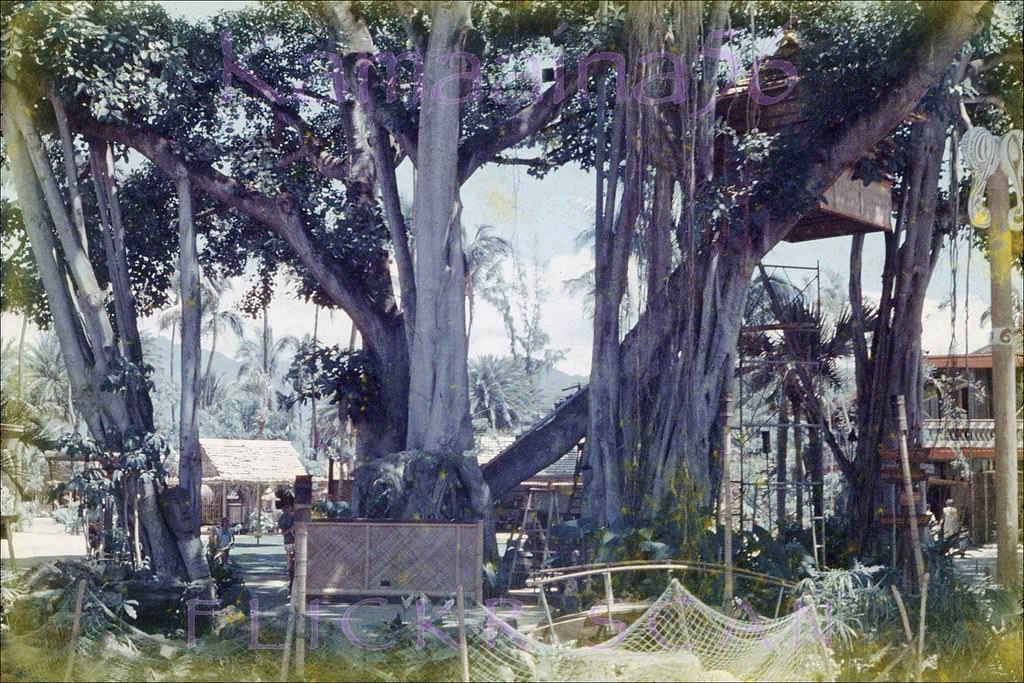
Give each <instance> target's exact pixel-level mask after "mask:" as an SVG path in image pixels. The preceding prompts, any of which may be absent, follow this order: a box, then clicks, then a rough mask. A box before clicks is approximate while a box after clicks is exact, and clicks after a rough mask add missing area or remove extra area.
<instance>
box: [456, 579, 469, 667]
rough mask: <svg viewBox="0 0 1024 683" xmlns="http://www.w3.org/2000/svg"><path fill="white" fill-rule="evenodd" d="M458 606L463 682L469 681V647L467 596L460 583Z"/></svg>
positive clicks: (457, 596)
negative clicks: (467, 640)
mask: <svg viewBox="0 0 1024 683" xmlns="http://www.w3.org/2000/svg"><path fill="white" fill-rule="evenodd" d="M455 600H456V606H457V608H458V610H459V662H460V664H461V665H462V683H469V648H468V647H467V646H466V597H465V594H464V591H463V589H462V585H461V584H460V585H459V590H458V592H457V593H456V594H455Z"/></svg>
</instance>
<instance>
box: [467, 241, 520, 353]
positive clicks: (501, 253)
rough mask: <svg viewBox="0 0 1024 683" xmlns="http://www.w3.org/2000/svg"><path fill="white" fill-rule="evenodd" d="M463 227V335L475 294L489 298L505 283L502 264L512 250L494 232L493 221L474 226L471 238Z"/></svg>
mask: <svg viewBox="0 0 1024 683" xmlns="http://www.w3.org/2000/svg"><path fill="white" fill-rule="evenodd" d="M467 237H468V236H467V235H466V234H465V228H463V237H462V241H463V245H464V246H463V251H464V254H463V256H464V258H465V262H466V311H467V316H466V339H469V335H470V332H471V331H472V329H473V312H474V309H475V307H476V295H477V293H479V294H480V296H482V297H483V298H484V299H485V300H487V301H491V300H493V299H494V298H495V297H496V296H498V292H499V290H500V289H501V288H503V287H504V286H505V279H504V277H503V276H502V266H503V265H504V262H505V259H506V258H507V257H508V256H510V255H511V254H512V245H511V243H510V242H509V241H508V240H506V239H505V238H503V237H499V236H498V235H496V234H494V226H493V225H480V226H477V229H476V234H475V235H474V236H473V239H472V241H470V240H468V239H467Z"/></svg>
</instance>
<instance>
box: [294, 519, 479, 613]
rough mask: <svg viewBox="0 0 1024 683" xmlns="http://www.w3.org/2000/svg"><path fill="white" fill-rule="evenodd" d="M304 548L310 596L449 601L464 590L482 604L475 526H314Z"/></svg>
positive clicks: (359, 523)
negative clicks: (417, 594) (437, 598)
mask: <svg viewBox="0 0 1024 683" xmlns="http://www.w3.org/2000/svg"><path fill="white" fill-rule="evenodd" d="M308 546H309V547H308V553H309V555H308V557H309V561H308V574H307V579H306V586H307V591H308V592H309V593H310V594H311V595H317V594H320V595H346V594H348V595H370V596H374V595H376V596H388V595H408V594H410V593H414V592H422V593H426V594H427V595H431V596H444V597H447V596H450V595H452V594H453V593H454V592H455V591H456V589H457V587H458V586H459V585H462V586H464V588H465V590H466V594H467V597H471V598H472V597H475V598H477V599H478V600H480V599H482V585H481V567H482V565H483V536H482V528H481V526H480V525H479V524H450V523H437V522H433V523H429V522H379V521H368V522H360V521H356V522H316V523H312V524H310V525H309V543H308Z"/></svg>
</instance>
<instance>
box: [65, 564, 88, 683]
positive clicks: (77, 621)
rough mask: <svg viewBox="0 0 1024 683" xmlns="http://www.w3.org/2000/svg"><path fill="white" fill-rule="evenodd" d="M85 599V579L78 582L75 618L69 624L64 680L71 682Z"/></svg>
mask: <svg viewBox="0 0 1024 683" xmlns="http://www.w3.org/2000/svg"><path fill="white" fill-rule="evenodd" d="M84 598H85V579H79V581H78V595H77V596H76V597H75V616H74V621H73V622H72V624H71V646H70V647H69V649H68V665H67V668H65V669H64V680H65V681H70V680H71V673H72V669H74V668H75V654H76V653H77V652H78V633H79V630H80V629H81V626H82V600H83V599H84Z"/></svg>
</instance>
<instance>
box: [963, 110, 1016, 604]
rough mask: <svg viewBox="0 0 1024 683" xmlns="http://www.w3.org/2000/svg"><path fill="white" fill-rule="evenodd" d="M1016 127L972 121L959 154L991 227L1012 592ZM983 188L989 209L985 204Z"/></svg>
mask: <svg viewBox="0 0 1024 683" xmlns="http://www.w3.org/2000/svg"><path fill="white" fill-rule="evenodd" d="M1022 138H1024V133H1022V132H1021V131H1020V130H1019V129H1015V130H1011V131H1009V132H1008V133H1006V134H1005V135H1002V136H999V135H993V134H992V133H991V132H989V131H988V130H986V129H985V128H984V127H982V126H974V127H973V128H971V129H970V130H968V131H967V132H966V133H964V135H963V137H962V138H961V139H960V147H961V151H962V153H963V159H964V161H965V162H966V163H967V166H968V168H970V170H971V173H972V176H973V177H972V179H971V192H970V196H969V197H968V202H967V207H968V209H967V210H968V214H969V215H970V219H971V223H972V224H973V225H974V226H975V227H978V228H981V229H985V228H989V227H991V232H990V233H989V238H988V251H989V268H990V271H989V275H990V278H989V279H990V282H991V296H992V316H991V320H992V418H993V419H994V420H995V432H996V433H995V469H996V474H995V479H994V480H993V484H994V485H995V487H996V490H995V496H996V579H997V580H998V581H999V582H1000V583H1001V584H1003V586H1004V587H1005V588H1008V589H1010V590H1011V591H1016V590H1019V588H1020V585H1021V568H1020V562H1018V561H1017V542H1018V536H1019V528H1018V523H1017V514H1018V512H1019V509H1018V498H1017V494H1018V491H1017V447H1016V443H1015V442H1016V440H1017V429H1016V419H1015V415H1014V411H1015V409H1016V404H1017V402H1016V390H1017V382H1016V378H1015V365H1016V355H1017V349H1019V348H1020V341H1019V340H1015V339H1014V336H1015V330H1014V327H1015V326H1014V324H1013V286H1012V281H1011V280H1010V277H1011V263H1012V260H1013V246H1012V244H1011V236H1010V231H1011V229H1012V230H1018V231H1019V230H1021V229H1022V228H1024V225H1022V223H1024V221H1022V214H1021V202H1024V196H1021V194H1022V190H1021V156H1022V149H1021V141H1022ZM1010 183H1013V188H1014V191H1015V193H1016V194H1017V206H1016V207H1015V208H1014V209H1013V210H1011V209H1010ZM983 187H984V189H985V190H986V191H987V194H988V202H989V208H986V207H985V196H984V194H983V193H982V188H983Z"/></svg>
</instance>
